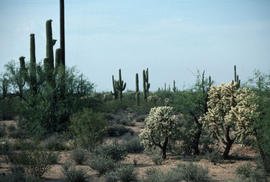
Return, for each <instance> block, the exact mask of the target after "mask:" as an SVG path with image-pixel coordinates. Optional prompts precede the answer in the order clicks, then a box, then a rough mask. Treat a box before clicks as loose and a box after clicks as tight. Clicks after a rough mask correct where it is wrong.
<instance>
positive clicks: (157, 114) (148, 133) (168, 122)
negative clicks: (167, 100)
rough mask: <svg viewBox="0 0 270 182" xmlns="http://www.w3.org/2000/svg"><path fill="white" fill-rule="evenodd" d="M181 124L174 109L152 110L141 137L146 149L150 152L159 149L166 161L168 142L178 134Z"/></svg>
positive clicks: (164, 107)
mask: <svg viewBox="0 0 270 182" xmlns="http://www.w3.org/2000/svg"><path fill="white" fill-rule="evenodd" d="M179 124H180V123H179V120H178V118H177V116H176V115H175V114H174V112H173V108H172V107H169V106H162V107H154V108H152V109H151V111H150V113H149V115H148V116H147V118H146V125H145V128H144V129H142V130H141V133H140V135H139V136H140V138H141V140H142V143H143V145H144V147H145V148H146V149H150V150H151V149H152V148H155V147H159V148H160V149H161V151H162V158H163V159H166V152H167V146H168V142H169V140H171V139H172V138H173V137H174V136H175V135H176V134H177V132H178V130H179V128H180V125H179Z"/></svg>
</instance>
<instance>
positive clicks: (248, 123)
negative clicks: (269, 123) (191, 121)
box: [199, 83, 259, 159]
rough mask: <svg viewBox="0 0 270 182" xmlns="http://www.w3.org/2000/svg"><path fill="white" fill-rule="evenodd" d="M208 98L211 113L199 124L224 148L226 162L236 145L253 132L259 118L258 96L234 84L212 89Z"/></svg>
mask: <svg viewBox="0 0 270 182" xmlns="http://www.w3.org/2000/svg"><path fill="white" fill-rule="evenodd" d="M208 95H209V101H208V102H207V106H208V111H207V113H206V114H205V115H204V116H202V117H201V118H200V119H199V120H200V122H202V123H203V126H204V127H205V128H206V129H207V130H209V132H210V134H211V135H212V137H213V138H215V139H217V140H219V141H220V142H222V143H223V144H224V145H225V150H224V152H223V157H224V159H226V158H228V156H229V152H230V149H231V147H232V145H233V143H234V141H236V140H238V139H239V140H240V139H241V138H243V137H244V136H246V135H249V134H251V133H252V131H253V129H252V125H253V123H254V121H255V120H256V118H258V115H259V113H258V112H257V108H258V105H257V104H255V99H256V98H257V96H256V94H255V92H254V91H252V90H251V89H248V88H238V85H237V84H233V83H228V84H222V85H221V86H212V87H211V89H210V90H209V92H208Z"/></svg>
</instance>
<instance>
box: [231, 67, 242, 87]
mask: <svg viewBox="0 0 270 182" xmlns="http://www.w3.org/2000/svg"><path fill="white" fill-rule="evenodd" d="M233 68H234V80H233V81H232V83H236V84H237V86H236V88H239V87H240V82H241V81H240V80H239V75H237V72H236V65H234V67H233Z"/></svg>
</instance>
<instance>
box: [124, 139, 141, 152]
mask: <svg viewBox="0 0 270 182" xmlns="http://www.w3.org/2000/svg"><path fill="white" fill-rule="evenodd" d="M123 145H124V147H125V148H126V150H127V152H128V153H142V152H143V151H144V147H143V145H142V144H141V141H140V139H139V138H138V137H133V138H131V139H129V140H126V141H124V143H123Z"/></svg>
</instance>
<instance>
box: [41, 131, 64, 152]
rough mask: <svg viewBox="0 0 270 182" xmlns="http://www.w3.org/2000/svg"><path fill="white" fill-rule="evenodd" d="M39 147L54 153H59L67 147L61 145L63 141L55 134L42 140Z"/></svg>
mask: <svg viewBox="0 0 270 182" xmlns="http://www.w3.org/2000/svg"><path fill="white" fill-rule="evenodd" d="M40 147H42V148H44V149H48V150H54V151H61V150H66V149H67V147H66V146H65V145H64V144H63V141H62V140H61V139H60V136H58V135H57V134H55V135H52V136H50V137H48V138H47V139H45V140H43V141H42V142H41V144H40Z"/></svg>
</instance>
